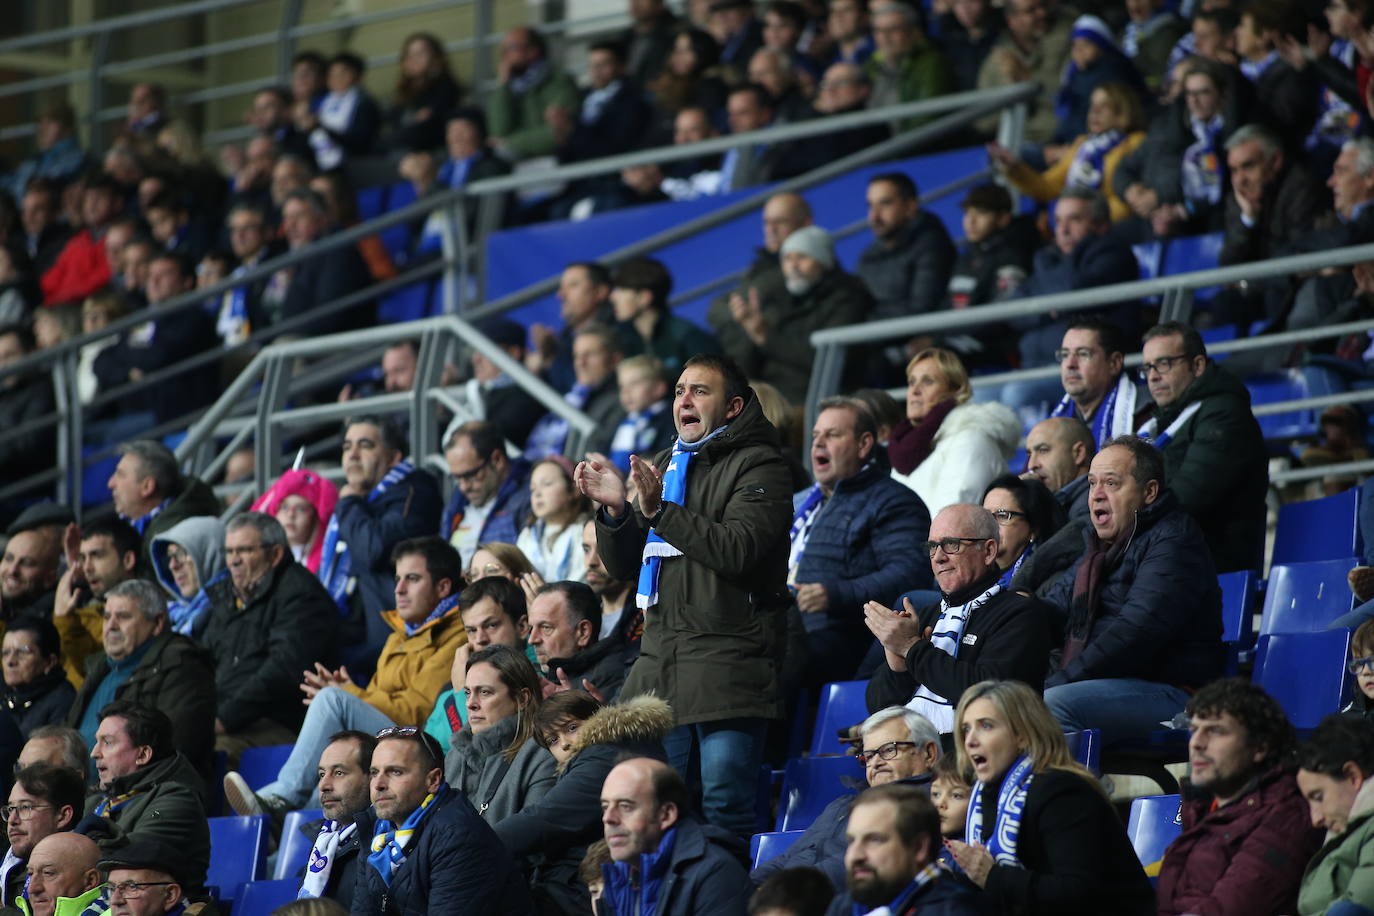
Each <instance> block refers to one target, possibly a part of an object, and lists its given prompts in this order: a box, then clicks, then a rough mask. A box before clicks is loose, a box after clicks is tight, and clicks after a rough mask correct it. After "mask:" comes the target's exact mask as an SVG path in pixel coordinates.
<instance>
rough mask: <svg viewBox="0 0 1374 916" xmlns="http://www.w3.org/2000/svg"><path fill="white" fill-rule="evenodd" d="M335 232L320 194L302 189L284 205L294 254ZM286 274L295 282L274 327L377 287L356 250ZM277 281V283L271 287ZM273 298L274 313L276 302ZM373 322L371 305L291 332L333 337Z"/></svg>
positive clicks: (335, 252) (285, 231)
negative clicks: (339, 332)
mask: <svg viewBox="0 0 1374 916" xmlns="http://www.w3.org/2000/svg"><path fill="white" fill-rule="evenodd" d="M330 228H331V227H330V226H329V225H328V222H327V214H326V212H325V206H324V201H323V200H321V199H320V196H319V195H318V194H316V193H315V192H314V191H311V190H309V189H302V190H298V191H292V192H291V193H290V194H288V195H286V201H285V203H283V204H282V235H283V236H285V238H286V242H287V245H288V246H289V247H290V250H291V251H297V250H299V249H301V248H304V247H306V246H308V245H311V244H313V243H315V242H317V241H319V240H320V239H321V238H323V237H324V236H325V235H326V234H327V230H328V229H330ZM285 269H286V270H289V271H290V279H289V281H288V282H287V283H286V287H285V289H286V292H285V294H284V295H283V296H282V299H281V303H280V310H279V311H277V312H276V313H275V314H269V316H268V318H269V321H270V322H271V323H272V324H278V323H281V322H286V321H291V320H292V319H295V318H301V317H303V316H305V315H307V314H309V313H311V312H315V311H316V310H318V309H321V308H322V307H323V306H326V305H332V304H334V303H335V302H337V301H338V300H340V299H342V298H344V297H345V296H347V295H349V294H351V293H356V292H358V291H359V290H361V289H364V288H365V287H367V286H369V285H370V283H371V277H370V275H369V274H368V272H367V265H366V264H365V263H364V262H363V259H362V256H361V255H360V254H359V253H358V249H357V246H355V245H343V246H340V247H338V248H332V249H330V250H329V251H328V252H323V253H321V254H319V255H318V256H317V257H313V258H310V259H309V260H306V261H302V262H301V263H299V264H297V265H296V266H295V267H294V268H285ZM274 281H276V278H275V277H274V278H273V280H269V281H268V282H269V284H270V283H272V282H274ZM267 298H268V307H269V309H270V308H271V307H272V303H271V297H270V296H269V297H267ZM367 320H369V318H368V308H367V306H366V304H365V305H364V306H361V307H360V306H357V305H354V306H352V307H350V308H348V309H346V310H343V311H339V310H337V309H336V310H335V311H334V312H332V313H330V314H323V315H314V316H312V317H311V318H310V319H309V320H307V321H296V322H294V323H293V324H292V325H291V328H290V332H291V333H292V334H303V335H311V336H314V335H318V334H330V333H333V332H335V331H345V330H349V329H351V328H354V327H357V326H358V325H360V324H361V323H363V322H365V321H367Z"/></svg>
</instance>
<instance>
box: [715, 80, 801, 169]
mask: <svg viewBox="0 0 1374 916" xmlns="http://www.w3.org/2000/svg"><path fill="white" fill-rule="evenodd" d="M725 111H726V119H727V121H728V122H729V125H730V133H731V134H747V133H751V132H753V131H756V130H763V129H764V128H765V127H768V126H769V125H771V124H772V123H773V116H774V114H775V112H774V111H773V99H772V97H771V96H770V95H769V94H768V90H767V89H764V88H763V87H762V86H760V85H759V84H758V83H743V84H741V85H738V86H735V87H734V88H733V89H731V90H730V94H729V95H728V96H727V97H726V100H725ZM793 148H794V147H789V145H788V144H785V143H779V144H773V145H768V144H763V143H755V144H752V145H747V146H735V147H731V148H730V149H729V150H727V151H726V153H725V158H724V159H722V160H721V163H720V181H721V190H722V191H738V190H739V189H741V188H748V187H752V186H754V185H757V184H765V183H767V182H769V181H774V180H777V179H779V178H790V177H792V175H784V174H782V171H783V170H784V169H786V168H787V167H788V163H786V162H785V161H784V156H786V155H787V154H788V153H789V152H790V150H791V149H793ZM792 164H793V165H795V164H796V163H795V162H793V163H792ZM804 171H806V168H805V165H804V164H803V165H802V167H801V168H800V169H798V170H797V171H794V172H793V173H792V174H794V175H796V174H801V172H804Z"/></svg>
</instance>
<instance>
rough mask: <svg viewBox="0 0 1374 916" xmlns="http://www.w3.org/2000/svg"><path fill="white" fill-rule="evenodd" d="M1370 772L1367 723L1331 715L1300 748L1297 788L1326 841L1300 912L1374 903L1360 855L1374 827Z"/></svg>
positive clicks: (1303, 890) (1371, 742)
mask: <svg viewBox="0 0 1374 916" xmlns="http://www.w3.org/2000/svg"><path fill="white" fill-rule="evenodd" d="M1371 774H1374V734H1372V733H1371V732H1370V731H1369V726H1368V725H1366V724H1365V723H1363V722H1357V721H1354V720H1351V719H1348V718H1343V717H1340V716H1328V717H1327V718H1326V719H1324V720H1322V723H1321V724H1320V725H1318V726H1317V729H1316V731H1314V732H1313V733H1312V737H1311V738H1310V739H1309V740H1308V741H1307V743H1306V744H1304V745H1303V746H1302V747H1301V748H1299V750H1298V775H1297V780H1298V790H1299V791H1300V792H1302V794H1303V796H1304V797H1305V798H1306V799H1307V805H1308V808H1309V810H1310V812H1311V818H1312V826H1314V827H1317V828H1323V827H1324V828H1326V841H1325V843H1324V845H1323V846H1322V848H1321V849H1320V850H1319V851H1318V852H1317V855H1316V856H1315V857H1314V858H1313V859H1312V861H1311V863H1309V864H1308V866H1307V870H1306V871H1305V872H1304V873H1303V877H1302V886H1301V887H1300V888H1299V890H1298V912H1303V913H1313V912H1329V911H1330V910H1331V909H1332V908H1338V907H1340V906H1342V905H1346V906H1347V907H1349V906H1350V905H1355V906H1356V908H1357V909H1358V908H1362V907H1365V906H1366V905H1367V904H1370V903H1374V891H1371V888H1370V866H1369V863H1368V862H1367V861H1365V860H1364V858H1363V857H1362V856H1361V855H1360V852H1361V851H1362V849H1363V847H1364V844H1365V841H1366V840H1367V839H1368V837H1369V831H1370V829H1371V828H1374V822H1371V820H1370V816H1369V815H1370V801H1369V797H1370V794H1371V791H1374V790H1370V789H1368V786H1369V785H1371V783H1370V781H1369V777H1370V775H1371Z"/></svg>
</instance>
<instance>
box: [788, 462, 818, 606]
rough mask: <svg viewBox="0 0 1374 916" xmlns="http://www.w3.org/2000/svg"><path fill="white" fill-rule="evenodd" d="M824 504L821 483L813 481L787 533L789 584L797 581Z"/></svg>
mask: <svg viewBox="0 0 1374 916" xmlns="http://www.w3.org/2000/svg"><path fill="white" fill-rule="evenodd" d="M824 504H825V494H824V493H823V492H821V485H820V484H818V483H813V484H812V485H811V488H810V489H808V490H807V491H806V496H805V497H804V498H803V499H802V502H801V505H800V506H798V507H797V511H796V514H795V515H793V517H792V529H791V531H789V532H788V534H787V538H788V541H789V542H790V544H791V548H790V549H789V551H788V554H787V584H788V585H792V584H794V583H795V582H796V578H797V567H798V566H800V565H801V558H802V554H803V553H805V552H806V542H807V541H808V540H809V539H810V537H811V526H812V525H813V524H814V523H815V521H816V516H817V515H819V514H820V511H821V506H823V505H824Z"/></svg>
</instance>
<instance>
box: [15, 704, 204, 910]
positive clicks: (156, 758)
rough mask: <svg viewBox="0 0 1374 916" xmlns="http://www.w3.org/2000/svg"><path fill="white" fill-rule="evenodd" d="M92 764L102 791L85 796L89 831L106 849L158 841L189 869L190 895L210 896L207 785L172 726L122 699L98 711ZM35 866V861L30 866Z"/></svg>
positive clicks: (160, 715) (154, 712) (156, 714)
mask: <svg viewBox="0 0 1374 916" xmlns="http://www.w3.org/2000/svg"><path fill="white" fill-rule="evenodd" d="M91 759H92V760H94V761H95V769H96V774H97V776H98V779H99V788H98V789H97V790H95V791H94V792H92V793H91V794H90V795H88V796H87V797H86V817H87V819H88V821H92V816H94V818H100V819H103V820H104V821H105V822H108V823H102V822H101V821H99V820H94V821H93V822H92V825H91V826H90V828H89V829H88V830H87V831H86V832H87V833H90V834H92V835H94V836H96V838H97V839H99V840H100V841H101V842H102V843H104V844H106V845H107V846H114V845H117V844H118V842H119V841H120V840H121V839H125V840H128V841H130V842H136V841H138V840H143V839H153V840H161V841H162V842H164V843H167V844H169V845H171V846H172V847H173V848H174V849H176V850H178V853H179V855H180V856H181V857H182V861H183V862H184V863H185V864H184V868H185V878H186V890H187V892H188V894H197V895H198V894H202V893H204V891H205V872H206V869H207V868H208V867H209V865H210V828H209V826H208V825H207V824H206V820H205V808H204V807H203V806H202V805H201V801H200V793H201V788H202V782H201V778H200V776H199V775H197V773H196V771H195V770H194V769H192V767H191V764H190V763H189V762H188V761H187V760H186V758H185V757H183V756H182V755H181V754H179V753H177V751H176V748H175V747H174V746H173V744H172V721H171V720H170V719H168V718H167V716H166V715H164V714H163V713H161V712H159V711H158V710H155V709H149V708H147V707H145V706H139V705H138V704H137V703H130V702H127V701H124V700H120V701H117V702H114V703H111V704H110V705H109V706H106V707H105V708H104V709H102V710H101V711H100V729H99V731H97V732H96V741H95V750H93V751H92V752H91ZM30 864H32V860H30Z"/></svg>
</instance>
